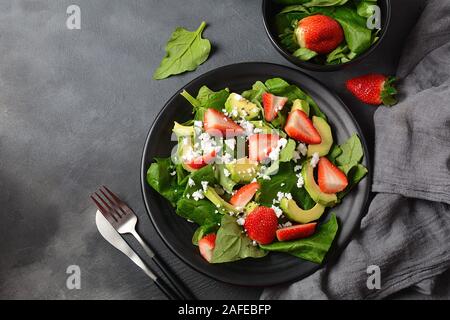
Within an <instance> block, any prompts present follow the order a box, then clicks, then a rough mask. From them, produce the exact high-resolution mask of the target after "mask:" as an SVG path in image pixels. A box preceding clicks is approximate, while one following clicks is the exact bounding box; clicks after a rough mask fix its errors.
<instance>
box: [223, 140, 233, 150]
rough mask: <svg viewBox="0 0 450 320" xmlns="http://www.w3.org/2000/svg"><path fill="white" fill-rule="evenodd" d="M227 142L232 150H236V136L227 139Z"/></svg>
mask: <svg viewBox="0 0 450 320" xmlns="http://www.w3.org/2000/svg"><path fill="white" fill-rule="evenodd" d="M225 144H226V146H227V147H228V148H229V149H230V150H234V148H235V146H236V140H234V138H231V139H226V140H225Z"/></svg>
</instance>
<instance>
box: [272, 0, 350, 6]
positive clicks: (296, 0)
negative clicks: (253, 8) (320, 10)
mask: <svg viewBox="0 0 450 320" xmlns="http://www.w3.org/2000/svg"><path fill="white" fill-rule="evenodd" d="M275 2H276V3H279V4H285V5H303V6H305V7H331V6H341V5H344V4H346V3H347V2H348V0H275Z"/></svg>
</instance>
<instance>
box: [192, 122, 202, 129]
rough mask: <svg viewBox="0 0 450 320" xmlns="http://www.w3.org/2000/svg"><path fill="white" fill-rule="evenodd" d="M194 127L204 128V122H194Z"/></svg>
mask: <svg viewBox="0 0 450 320" xmlns="http://www.w3.org/2000/svg"><path fill="white" fill-rule="evenodd" d="M194 127H197V128H201V127H203V122H201V121H194Z"/></svg>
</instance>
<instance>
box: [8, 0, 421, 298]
mask: <svg viewBox="0 0 450 320" xmlns="http://www.w3.org/2000/svg"><path fill="white" fill-rule="evenodd" d="M392 2H393V19H392V25H391V28H390V32H389V35H388V37H387V38H386V40H385V42H384V43H383V44H382V45H381V47H380V48H379V50H377V52H376V54H374V55H373V56H371V57H370V59H367V60H366V61H364V62H363V63H360V64H359V65H354V66H352V67H350V68H348V69H346V70H345V71H341V72H334V73H328V74H318V73H311V74H312V75H313V76H315V77H316V78H318V79H319V80H321V81H323V82H324V83H326V84H327V85H328V86H329V87H330V88H331V89H332V90H335V91H336V92H337V93H338V94H339V95H340V96H341V97H342V99H343V100H344V101H345V102H346V103H347V104H348V106H349V107H350V109H351V110H352V112H353V113H354V115H355V116H356V118H357V119H358V121H359V123H360V125H361V126H362V128H363V130H364V134H365V136H366V138H367V140H368V141H369V143H370V144H371V145H372V144H373V125H372V115H373V110H374V109H373V108H371V107H368V106H365V105H361V104H359V103H357V102H356V101H355V100H354V99H353V98H352V97H351V96H350V95H349V94H348V93H347V92H345V88H344V85H343V82H344V80H345V79H347V78H349V77H351V76H354V75H357V74H361V73H364V72H366V71H381V72H386V73H393V72H394V71H395V66H396V63H397V60H398V56H399V54H400V52H401V47H402V43H403V41H404V40H405V37H406V35H407V34H408V31H409V30H410V28H411V27H412V26H413V25H414V22H415V20H416V17H417V14H418V13H419V7H420V4H421V3H422V2H423V1H420V0H394V1H392ZM70 4H77V5H79V6H80V7H81V30H68V29H67V28H66V24H65V22H66V18H67V14H66V8H67V7H68V6H69V5H70ZM202 20H205V21H207V22H208V24H209V26H208V28H207V29H206V31H205V36H206V37H207V38H208V39H210V40H211V42H212V44H213V46H214V50H213V53H212V54H211V56H210V58H209V60H208V61H207V62H206V63H205V64H203V65H202V66H201V67H200V68H199V69H198V70H197V71H195V72H191V73H187V74H184V75H181V76H176V77H172V78H169V79H167V80H163V81H154V80H152V79H151V75H152V72H153V70H154V69H155V68H156V67H157V65H158V64H159V61H160V59H161V58H162V56H163V47H164V45H165V42H166V40H167V39H168V37H169V35H170V33H171V32H172V31H173V29H174V28H175V27H176V26H184V27H187V28H189V29H195V28H196V27H197V26H198V25H199V24H200V22H201V21H202ZM242 61H267V62H274V63H280V64H285V65H290V64H289V63H288V62H287V61H285V60H284V59H283V58H282V57H281V56H279V55H278V53H277V52H276V51H275V49H274V48H273V47H272V46H271V44H270V43H269V40H268V38H267V37H266V35H265V33H264V30H263V24H262V19H261V10H260V1H257V0H245V1H244V0H227V1H219V0H215V1H212V0H184V1H175V0H170V1H169V0H167V1H156V0H153V1H151V0H139V1H138V0H130V1H120V0H96V1H88V0H70V1H67V0H60V1H45V0H15V1H12V0H10V1H6V0H5V1H1V2H0V112H1V114H0V190H1V192H0V212H1V217H0V218H1V220H0V255H1V258H0V298H4V299H27V298H31V299H158V298H162V295H161V293H160V292H159V291H158V290H157V289H156V287H155V286H154V285H153V284H152V283H151V281H149V280H148V279H147V277H146V276H145V275H144V274H143V273H142V272H140V271H139V270H137V269H136V267H135V266H134V265H133V264H131V263H130V261H129V260H128V259H127V258H126V257H125V256H123V255H122V254H120V253H119V252H118V251H116V250H115V249H114V248H112V247H111V246H110V245H109V244H108V243H106V242H105V241H104V240H103V239H102V238H101V237H100V235H99V233H98V232H97V230H96V227H95V225H94V207H93V205H92V203H91V202H90V201H89V198H88V195H89V193H90V192H92V191H93V190H95V189H96V188H97V187H98V186H99V185H100V184H106V185H108V186H110V187H111V188H112V189H113V190H116V191H117V192H118V193H119V194H120V195H121V196H122V197H123V198H124V199H125V200H126V201H127V202H129V204H130V205H131V206H132V207H133V208H134V209H135V211H136V212H137V213H138V214H139V216H140V224H139V231H140V232H141V234H142V235H143V236H144V238H145V239H146V240H147V241H149V242H151V243H152V244H153V245H154V246H155V247H156V248H157V249H158V252H160V254H161V255H162V256H163V257H164V258H165V259H166V260H167V261H168V262H169V263H170V264H171V265H172V266H173V267H174V268H175V269H176V271H177V273H178V274H179V275H180V277H182V278H183V279H184V280H185V281H186V283H187V284H188V285H189V286H190V287H191V288H192V289H193V291H194V292H195V293H196V294H197V296H198V297H199V298H211V299H231V298H234V299H250V298H257V297H258V295H259V289H251V288H239V287H233V286H230V285H226V284H222V283H217V282H215V281H213V280H211V279H208V278H206V277H204V276H202V275H200V274H198V273H197V272H195V271H193V270H191V269H190V268H188V267H187V266H185V265H184V264H183V263H182V262H181V261H179V260H178V259H177V258H176V257H174V256H173V255H172V254H171V253H170V252H169V251H168V249H167V248H166V247H165V246H164V245H163V243H162V242H161V240H160V239H159V237H158V235H157V234H156V233H155V231H154V229H153V227H152V225H151V223H150V221H149V219H148V217H147V214H146V213H145V210H144V206H143V203H142V199H141V194H140V185H139V162H140V156H141V151H142V146H143V143H144V139H145V136H146V134H147V130H148V128H149V126H150V125H151V123H152V121H153V119H154V117H155V115H156V114H157V113H158V111H159V110H160V109H161V108H162V106H163V104H164V103H165V101H166V100H167V99H168V98H169V97H170V96H171V95H172V94H173V93H174V92H176V91H177V90H178V89H179V88H180V87H181V86H183V85H184V84H185V83H187V82H188V81H190V80H191V79H193V78H195V77H197V76H198V75H200V74H202V73H204V72H206V71H208V70H211V69H214V68H216V67H217V66H222V65H226V64H230V63H235V62H242ZM371 149H372V147H371ZM132 243H134V242H132ZM72 264H75V265H79V266H80V268H81V272H82V282H81V286H82V287H81V289H80V290H68V289H67V288H66V284H65V282H66V277H67V275H66V268H67V266H69V265H72Z"/></svg>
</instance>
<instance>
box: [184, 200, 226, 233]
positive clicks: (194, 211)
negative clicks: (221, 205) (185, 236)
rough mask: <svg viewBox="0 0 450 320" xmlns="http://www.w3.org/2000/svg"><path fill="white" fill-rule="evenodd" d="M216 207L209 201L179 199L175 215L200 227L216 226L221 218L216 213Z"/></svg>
mask: <svg viewBox="0 0 450 320" xmlns="http://www.w3.org/2000/svg"><path fill="white" fill-rule="evenodd" d="M216 209H217V208H216V206H215V205H214V204H213V203H212V202H211V201H209V200H205V199H200V200H198V201H195V200H194V199H187V198H185V197H183V198H181V199H180V200H179V201H178V202H177V209H176V213H177V214H178V215H179V216H181V217H183V218H185V219H187V220H191V221H193V222H195V223H197V224H198V225H200V226H203V225H213V224H218V223H219V222H220V220H221V218H222V215H221V214H220V213H217V212H216V211H217V210H216Z"/></svg>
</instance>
